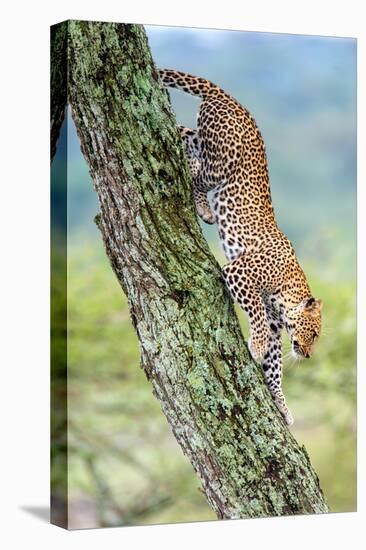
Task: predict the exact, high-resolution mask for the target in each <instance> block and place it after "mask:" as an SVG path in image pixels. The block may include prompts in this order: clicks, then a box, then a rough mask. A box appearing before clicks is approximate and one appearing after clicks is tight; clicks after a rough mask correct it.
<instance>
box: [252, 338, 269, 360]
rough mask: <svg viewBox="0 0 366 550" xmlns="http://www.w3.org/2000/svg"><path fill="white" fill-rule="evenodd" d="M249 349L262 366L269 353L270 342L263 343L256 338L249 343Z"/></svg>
mask: <svg viewBox="0 0 366 550" xmlns="http://www.w3.org/2000/svg"><path fill="white" fill-rule="evenodd" d="M248 348H249V351H250V354H251V356H252V357H253V359H254V361H256V362H257V363H260V364H262V363H263V360H264V356H265V354H266V353H267V349H268V342H266V341H261V340H258V339H255V338H250V340H249V343H248Z"/></svg>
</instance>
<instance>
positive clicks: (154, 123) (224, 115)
mask: <svg viewBox="0 0 366 550" xmlns="http://www.w3.org/2000/svg"><path fill="white" fill-rule="evenodd" d="M51 183H52V193H51V196H52V204H51V206H52V293H51V298H52V300H51V305H52V346H51V349H52V361H51V366H52V369H51V373H52V384H51V387H52V396H51V397H52V419H51V428H52V429H51V435H52V441H51V466H52V479H51V517H52V522H53V523H55V524H57V525H60V526H62V527H66V528H70V529H81V528H93V527H107V526H125V525H141V524H156V523H171V522H190V521H203V520H215V519H238V518H255V517H272V516H289V515H299V514H319V513H326V512H340V511H354V510H355V509H356V403H355V400H356V337H355V333H356V327H355V284H356V281H355V257H356V252H355V249H356V239H355V230H356V40H355V39H352V38H337V37H321V36H300V35H285V34H275V33H258V32H244V31H227V30H209V29H190V28H179V27H159V26H148V25H146V26H144V25H140V24H123V23H105V22H103V23H102V22H86V21H66V22H63V23H60V24H57V25H54V26H53V27H52V28H51Z"/></svg>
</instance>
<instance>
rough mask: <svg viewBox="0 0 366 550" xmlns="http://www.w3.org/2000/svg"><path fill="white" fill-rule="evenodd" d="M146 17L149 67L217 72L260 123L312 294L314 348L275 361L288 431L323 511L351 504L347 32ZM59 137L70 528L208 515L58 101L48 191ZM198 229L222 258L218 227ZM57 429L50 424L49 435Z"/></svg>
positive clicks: (351, 55)
mask: <svg viewBox="0 0 366 550" xmlns="http://www.w3.org/2000/svg"><path fill="white" fill-rule="evenodd" d="M145 28H146V31H147V34H148V38H149V43H150V47H151V50H152V54H153V58H154V60H155V63H156V65H157V66H159V67H171V68H177V69H179V70H182V71H187V72H191V73H193V74H196V75H198V76H202V77H205V78H208V79H210V80H212V81H213V82H215V83H217V84H218V85H220V87H222V88H224V89H225V90H227V91H228V92H229V93H230V94H231V95H233V96H234V97H236V98H237V99H238V100H239V101H240V102H241V103H242V104H243V105H245V106H246V107H247V108H248V109H249V111H250V112H251V113H252V115H253V116H254V117H255V119H256V121H257V124H258V126H259V128H260V130H261V132H262V135H263V138H264V141H265V144H266V148H267V156H268V162H269V173H270V179H271V189H272V197H273V203H274V207H275V212H276V215H277V221H278V225H279V227H280V228H281V229H282V230H283V231H284V232H285V233H286V234H287V236H288V237H289V238H290V239H291V241H292V242H293V244H294V246H295V250H296V252H297V255H298V258H299V260H300V263H301V265H302V267H303V268H304V270H305V272H306V274H307V277H308V281H309V283H310V286H311V288H312V291H313V294H314V295H315V296H316V297H319V298H322V299H323V301H324V331H323V335H322V337H321V338H320V341H319V344H318V347H317V351H316V353H315V355H314V357H313V358H312V359H310V360H307V361H304V362H302V363H300V364H298V363H296V364H292V363H291V360H289V362H286V363H285V369H284V391H285V395H286V397H287V402H288V404H289V407H290V409H291V411H292V413H293V415H294V418H295V424H294V426H293V428H291V429H292V431H293V433H294V435H295V437H296V438H297V440H298V441H299V443H300V444H304V445H305V446H306V448H307V451H308V453H309V455H310V458H311V461H312V463H313V465H314V467H315V469H316V471H317V473H318V475H319V478H320V483H321V485H322V488H323V490H324V492H325V494H326V496H327V498H328V502H329V505H330V508H331V510H332V511H334V512H341V511H354V510H355V509H356V311H355V309H356V40H354V39H351V38H327V37H314V36H299V35H283V34H271V33H255V32H242V31H220V30H203V29H188V28H179V27H175V28H174V27H157V26H154V27H153V26H146V27H145ZM171 97H172V104H173V108H174V110H175V112H176V115H177V121H178V123H180V124H184V125H187V126H191V127H195V126H196V123H195V120H196V113H197V109H198V105H199V100H198V99H197V98H193V97H191V96H188V95H186V94H183V93H181V92H176V91H173V92H172V94H171ZM65 150H67V158H68V166H67V171H68V209H69V217H68V247H69V248H68V319H69V332H68V369H69V370H68V375H69V378H68V415H69V417H68V418H69V423H68V429H69V431H68V445H69V456H68V483H69V521H70V527H71V528H86V527H101V526H113V525H134V524H152V523H165V522H177V521H202V520H208V519H215V515H214V514H213V512H212V511H211V510H210V508H209V507H208V505H207V503H206V501H205V499H204V497H203V496H202V494H201V493H200V490H199V482H198V479H197V477H196V475H195V473H194V472H193V469H192V468H191V466H190V464H189V463H188V462H187V460H186V458H185V457H184V456H183V454H182V452H181V450H180V448H179V447H178V445H177V443H176V442H175V439H174V437H173V436H172V434H171V432H170V429H169V426H168V424H167V422H166V420H165V417H164V416H163V414H162V412H161V410H160V407H159V404H158V402H157V401H156V399H155V398H154V397H153V395H152V392H151V387H150V385H149V383H148V382H147V380H146V378H145V375H144V374H143V372H142V371H141V369H140V367H139V348H138V342H137V338H136V336H135V333H134V331H133V328H132V325H131V323H130V320H129V314H128V310H127V306H126V299H125V297H124V295H123V294H122V291H121V289H120V287H119V285H118V283H117V280H116V278H115V276H114V274H113V272H112V270H111V268H110V266H109V263H108V260H107V258H106V256H105V253H104V249H103V245H102V240H101V237H100V235H99V232H98V231H97V229H96V227H95V225H94V223H93V218H94V216H95V214H96V213H97V212H98V204H97V199H96V195H95V192H94V190H93V187H92V182H91V180H90V177H89V174H88V168H87V165H86V163H85V161H84V159H83V157H82V155H81V152H80V147H79V142H78V138H77V135H76V132H75V127H74V125H73V122H72V119H71V117H70V115H68V119H67V123H65V124H64V127H63V129H62V133H61V137H60V142H59V146H58V152H57V155H56V157H55V159H54V162H53V166H52V177H53V181H54V183H55V185H54V189H53V193H54V194H55V196H57V194H58V193H59V197H58V198H59V200H62V189H61V180H62V176H61V173H62V166H61V164H62V153H63V152H65ZM56 221H57V220H56ZM204 232H205V236H206V238H207V240H208V242H209V244H210V247H211V249H212V251H213V253H214V254H215V256H216V258H217V259H218V261H219V262H220V264H221V265H222V264H223V263H225V261H224V257H223V255H222V253H221V250H220V247H219V242H218V239H217V234H216V230H215V228H214V227H209V226H204ZM60 299H61V298H60ZM237 312H238V315H239V317H240V320H241V323H242V326H243V332H244V334H245V336H247V334H248V332H247V325H246V320H245V318H244V315H243V314H242V312H241V311H240V310H239V309H237ZM60 330H61V329H60ZM284 346H285V347H288V342H287V340H286V338H284ZM55 380H56V379H55ZM61 397H62V396H61ZM62 429H63V425H62V423H60V442H61V441H62ZM60 444H61V443H60ZM54 448H55V449H56V451H54V452H56V453H57V445H55V447H54ZM52 475H53V483H54V484H56V485H57V483H60V482H62V481H64V479H63V476H64V475H65V472H64V469H63V468H62V467H61V465H60V468H58V466H57V460H56V461H55V468H54V469H53V474H52Z"/></svg>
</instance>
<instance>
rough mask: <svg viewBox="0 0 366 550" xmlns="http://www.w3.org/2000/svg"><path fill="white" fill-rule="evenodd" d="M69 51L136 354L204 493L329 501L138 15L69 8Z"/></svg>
mask: <svg viewBox="0 0 366 550" xmlns="http://www.w3.org/2000/svg"><path fill="white" fill-rule="evenodd" d="M68 64H69V73H68V97H69V103H70V105H71V108H72V116H73V119H74V122H75V124H76V127H77V131H78V135H79V138H80V143H81V148H82V152H83V154H84V156H85V158H86V160H87V162H88V164H89V167H90V172H91V175H92V178H93V181H94V185H95V190H96V192H97V194H98V198H99V202H100V215H98V217H97V223H98V226H99V228H100V230H101V233H102V236H103V240H104V244H105V249H106V252H107V255H108V258H109V260H110V263H111V265H112V267H113V270H114V272H115V274H116V276H117V278H118V280H119V282H120V284H121V286H122V289H123V290H124V292H125V293H126V295H127V297H128V302H129V309H130V314H131V319H132V322H133V325H134V327H135V329H136V332H137V335H138V338H139V341H140V344H141V366H142V368H143V369H144V371H145V373H146V376H147V378H148V379H149V381H150V383H151V385H152V388H153V393H154V394H155V396H156V397H157V399H158V400H159V402H160V405H161V408H162V410H163V412H164V414H165V416H166V418H167V420H168V422H169V424H170V427H171V429H172V430H173V433H174V435H175V437H176V440H177V442H178V443H179V445H180V446H181V448H182V450H183V452H184V454H185V455H186V456H187V458H188V459H189V460H190V462H191V464H192V466H193V468H194V469H195V471H196V472H197V474H198V476H199V478H200V480H201V483H202V488H203V492H204V494H205V496H206V498H207V500H208V502H209V503H210V505H211V506H212V508H213V509H214V510H215V511H216V513H217V516H218V517H219V518H244V517H258V516H277V515H286V514H305V513H321V512H327V511H328V508H327V504H326V501H325V498H324V496H323V493H322V491H321V489H320V486H319V481H318V478H317V475H316V473H315V471H314V470H313V468H312V466H311V464H310V460H309V457H308V455H307V453H306V450H305V448H304V447H300V446H299V445H298V443H297V442H296V441H295V439H294V437H293V436H292V434H291V432H290V431H289V430H288V428H287V427H286V426H285V424H284V422H283V420H282V418H281V416H280V414H279V413H278V411H277V409H276V407H275V406H274V404H273V402H272V399H271V396H270V394H269V392H268V390H267V388H266V386H265V383H264V380H263V376H262V372H261V369H260V367H259V366H258V365H256V364H255V363H254V362H253V361H252V360H251V359H250V355H249V353H248V350H247V347H246V344H245V341H244V339H243V335H242V333H241V330H240V326H239V323H238V320H237V318H236V316H235V313H234V310H233V306H232V303H231V300H230V298H229V295H228V293H227V291H226V289H225V286H224V284H223V281H222V278H221V272H220V268H219V266H218V265H217V263H216V262H215V260H214V259H213V256H212V254H211V253H210V250H209V248H208V246H207V244H206V242H205V240H204V238H203V236H202V233H201V230H200V227H199V224H198V222H197V217H196V213H195V209H194V205H193V201H192V196H191V188H190V176H189V172H188V168H187V164H186V161H185V158H184V154H183V150H182V145H181V142H180V138H179V135H178V132H177V129H176V122H175V119H174V116H173V114H172V111H171V108H170V104H169V99H168V95H167V93H166V92H165V91H163V89H162V87H161V85H160V83H159V80H158V76H157V72H156V68H155V67H154V64H153V61H152V58H151V54H150V50H149V47H148V43H147V39H146V35H145V32H144V29H143V27H142V26H138V25H123V24H115V23H111V24H109V23H90V22H80V21H72V22H69V23H68ZM106 291H107V290H106ZM121 345H123V342H121ZM131 399H133V396H131Z"/></svg>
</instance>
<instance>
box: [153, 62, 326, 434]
mask: <svg viewBox="0 0 366 550" xmlns="http://www.w3.org/2000/svg"><path fill="white" fill-rule="evenodd" d="M159 74H160V77H161V79H162V81H163V83H164V84H165V85H166V86H167V87H173V88H178V89H180V90H183V91H185V92H188V93H190V94H193V95H195V96H199V97H201V98H202V102H201V104H200V108H199V113H198V117H197V130H192V129H190V128H184V127H180V132H181V135H182V139H183V141H184V143H185V147H186V152H187V157H188V162H189V166H190V169H191V172H192V180H193V195H194V200H195V203H196V208H197V212H198V214H199V216H200V217H201V218H202V219H203V220H204V221H205V222H207V223H210V224H213V223H216V224H217V227H218V232H219V237H220V240H221V243H222V246H223V250H224V253H225V255H226V257H227V259H228V261H229V263H228V264H227V265H225V266H224V267H223V271H222V272H223V276H224V279H225V282H226V284H227V287H228V289H229V291H230V293H231V295H232V297H233V298H234V299H235V300H236V301H237V302H238V303H239V305H240V306H241V307H242V309H243V310H244V311H245V312H246V313H247V315H248V318H249V325H250V340H249V349H250V352H251V354H252V357H253V358H254V359H255V360H256V361H258V362H260V363H261V364H262V366H263V371H264V376H265V379H266V382H267V385H268V388H269V390H270V392H271V394H272V397H273V399H274V402H275V404H276V406H277V408H278V409H279V411H280V412H281V413H282V415H283V417H284V419H285V421H286V423H287V424H289V425H290V424H292V423H293V418H292V416H291V413H290V411H289V409H288V407H287V405H286V402H285V398H284V395H283V392H282V389H281V380H282V343H281V332H282V329H283V328H285V329H286V331H287V333H288V335H289V338H290V341H291V345H292V353H293V355H294V356H295V357H296V358H304V357H310V356H311V354H312V352H313V347H314V343H315V341H316V340H317V339H318V337H319V335H320V329H321V307H322V303H321V300H316V299H315V298H314V297H313V296H312V294H311V291H310V288H309V285H308V283H307V280H306V277H305V274H304V272H303V270H302V269H301V267H300V265H299V263H298V261H297V258H296V256H295V252H294V250H293V247H292V245H291V242H290V241H289V240H288V238H287V237H286V236H285V235H284V234H283V233H282V232H281V231H280V229H279V228H278V226H277V223H276V219H275V215H274V210H273V206H272V199H271V192H270V185H269V176H268V168H267V159H266V152H265V147H264V143H263V139H262V136H261V133H260V131H259V129H258V127H257V125H256V122H255V120H254V118H253V117H252V116H251V114H250V113H249V112H248V111H247V109H245V108H244V107H243V106H242V105H240V103H239V102H238V101H236V100H235V99H234V98H233V97H231V96H230V95H229V94H227V93H226V92H224V90H222V89H221V88H219V87H218V86H216V85H214V84H212V83H211V82H209V81H208V80H205V79H204V78H199V77H196V76H192V75H189V74H186V73H181V72H178V71H176V70H170V69H162V70H160V71H159ZM209 191H213V197H212V207H211V205H210V202H209V200H208V198H207V193H208V192H209Z"/></svg>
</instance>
